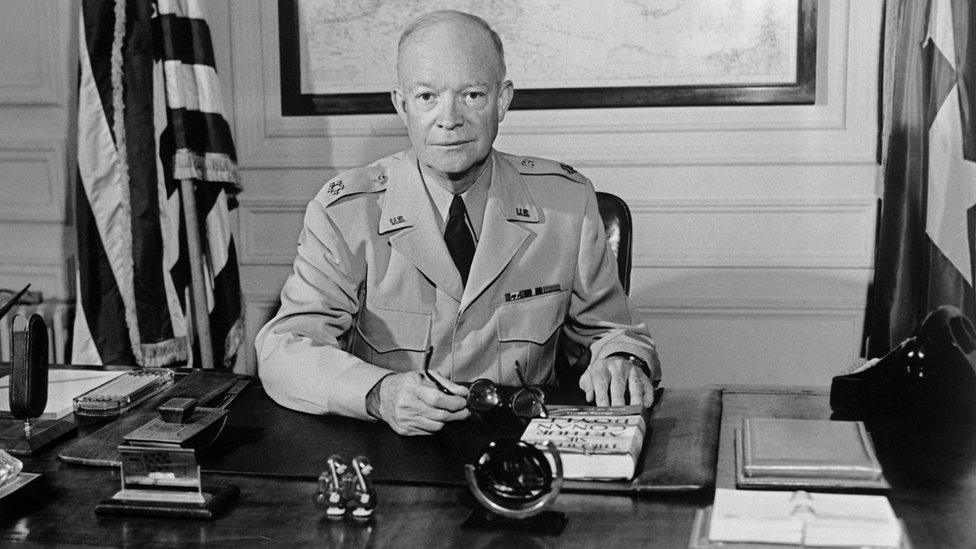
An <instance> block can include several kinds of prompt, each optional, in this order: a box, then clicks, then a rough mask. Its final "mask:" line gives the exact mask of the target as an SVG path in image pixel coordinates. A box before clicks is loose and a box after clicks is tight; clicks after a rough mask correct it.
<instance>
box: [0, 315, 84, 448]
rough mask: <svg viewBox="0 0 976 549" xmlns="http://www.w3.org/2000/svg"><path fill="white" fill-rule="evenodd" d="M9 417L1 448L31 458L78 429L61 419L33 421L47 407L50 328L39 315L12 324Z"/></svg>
mask: <svg viewBox="0 0 976 549" xmlns="http://www.w3.org/2000/svg"><path fill="white" fill-rule="evenodd" d="M11 326H12V329H11V337H10V341H11V347H12V351H13V352H12V356H11V360H10V387H9V399H8V401H9V402H10V415H11V416H13V418H14V419H12V420H11V419H3V420H0V449H3V450H6V451H7V452H10V453H11V454H20V455H32V454H34V453H37V452H39V451H41V450H43V449H44V448H47V447H48V446H50V445H52V444H54V443H55V442H57V441H58V440H60V439H62V438H64V437H66V436H68V435H71V434H72V433H74V432H75V431H76V430H77V429H78V428H77V426H76V425H75V424H73V423H70V422H67V421H61V420H41V421H34V420H35V419H36V418H38V417H40V416H41V414H43V413H44V408H45V407H46V406H47V391H48V387H47V381H48V376H47V371H48V358H47V348H48V342H47V325H46V324H45V322H44V318H43V317H41V316H40V315H36V314H34V315H31V316H30V317H29V318H28V319H27V320H26V321H24V319H23V317H22V316H20V315H17V316H15V317H14V319H13V322H11Z"/></svg>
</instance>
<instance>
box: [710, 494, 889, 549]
mask: <svg viewBox="0 0 976 549" xmlns="http://www.w3.org/2000/svg"><path fill="white" fill-rule="evenodd" d="M708 539H709V540H710V541H712V542H751V543H782V544H791V545H799V546H806V547H831V546H832V547H845V546H855V547H860V546H865V547H899V546H901V541H902V529H901V524H900V523H899V522H898V518H897V517H896V516H895V513H894V511H893V510H892V509H891V505H890V504H889V503H888V498H886V497H884V496H872V495H852V494H821V493H808V492H803V491H799V492H782V491H762V492H759V491H756V492H753V491H744V490H727V489H722V488H719V489H717V490H715V502H714V504H713V505H712V513H711V524H710V525H709V529H708Z"/></svg>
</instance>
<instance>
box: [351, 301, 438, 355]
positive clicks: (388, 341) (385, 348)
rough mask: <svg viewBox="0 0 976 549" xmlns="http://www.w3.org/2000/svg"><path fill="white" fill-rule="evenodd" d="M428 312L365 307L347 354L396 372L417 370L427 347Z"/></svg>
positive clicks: (428, 343) (428, 338) (428, 342)
mask: <svg viewBox="0 0 976 549" xmlns="http://www.w3.org/2000/svg"><path fill="white" fill-rule="evenodd" d="M430 323H431V313H430V312H426V311H406V310H401V309H387V308H384V307H376V306H373V305H369V304H367V305H366V307H365V308H364V309H363V310H362V311H361V312H360V313H359V318H358V319H357V320H356V336H357V337H353V338H352V341H351V346H350V349H349V350H350V352H351V353H352V354H354V355H356V356H358V357H359V358H361V359H363V360H365V361H366V362H369V363H372V364H375V365H377V366H382V367H384V368H389V369H391V370H395V371H398V372H405V371H409V370H412V369H417V368H419V367H420V365H421V361H422V358H423V354H424V351H426V350H427V347H428V346H429V345H430Z"/></svg>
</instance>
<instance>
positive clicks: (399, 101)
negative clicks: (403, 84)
mask: <svg viewBox="0 0 976 549" xmlns="http://www.w3.org/2000/svg"><path fill="white" fill-rule="evenodd" d="M390 101H392V102H393V108H394V109H396V112H397V114H399V115H400V120H403V123H404V124H406V123H407V99H406V98H405V97H404V96H403V93H402V92H401V91H400V88H399V87H396V88H393V91H391V92H390Z"/></svg>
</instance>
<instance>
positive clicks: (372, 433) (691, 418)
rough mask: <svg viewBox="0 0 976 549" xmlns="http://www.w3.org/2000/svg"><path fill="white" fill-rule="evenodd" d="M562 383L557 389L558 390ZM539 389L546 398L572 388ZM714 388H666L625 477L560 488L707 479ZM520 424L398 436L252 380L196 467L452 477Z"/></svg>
mask: <svg viewBox="0 0 976 549" xmlns="http://www.w3.org/2000/svg"><path fill="white" fill-rule="evenodd" d="M564 391H565V389H563V390H562V392H564ZM553 393H555V394H550V393H549V392H547V401H549V402H558V403H567V404H574V403H578V396H575V397H574V396H570V398H567V395H568V393H567V394H560V391H559V390H555V391H553ZM721 411H722V397H721V390H720V389H710V388H706V389H673V390H672V389H668V390H666V391H664V392H663V394H662V396H661V398H660V401H659V403H658V404H656V405H655V408H654V410H653V413H652V415H651V420H650V423H649V430H648V437H649V438H648V439H647V440H646V441H645V444H644V453H643V455H642V466H641V468H640V469H639V470H638V474H637V477H636V478H635V479H634V480H632V481H628V482H593V481H572V482H571V481H566V483H565V484H564V489H566V490H571V491H573V490H575V491H587V492H592V491H600V492H628V493H633V492H640V493H672V492H693V491H698V490H703V489H707V488H710V487H712V486H714V483H715V464H716V458H717V448H718V438H719V436H718V434H719V423H720V418H721ZM522 428H523V425H522V424H519V423H512V422H506V424H504V425H499V424H493V423H491V422H488V421H484V420H482V421H465V422H461V423H457V424H449V425H448V426H447V427H446V428H445V429H444V430H443V431H442V432H441V433H440V434H438V435H435V436H431V437H401V436H399V435H396V434H395V433H394V432H393V431H392V430H391V429H390V428H389V427H388V426H386V425H385V424H383V423H381V422H366V421H359V420H355V419H349V418H343V417H335V416H315V415H309V414H303V413H299V412H295V411H292V410H288V409H286V408H284V407H282V406H279V405H278V404H276V403H275V402H273V401H272V400H271V399H270V398H269V397H268V396H267V395H266V394H265V393H264V390H263V389H262V388H261V387H260V386H258V385H253V386H251V387H249V388H248V389H246V390H245V391H244V393H242V394H241V396H240V397H239V398H238V399H237V400H236V401H235V402H234V404H233V405H232V406H231V411H230V414H229V419H228V422H227V425H226V426H225V428H224V432H223V433H222V435H221V437H220V439H219V440H218V441H217V442H216V443H215V444H214V445H213V446H211V447H210V448H208V449H207V450H206V451H205V452H203V453H202V455H201V456H200V463H201V465H202V466H203V469H204V471H209V472H216V473H233V474H255V475H269V476H278V477H293V478H307V479H314V478H318V475H319V473H321V472H322V471H323V470H324V469H325V467H326V460H327V459H328V458H329V456H330V455H332V454H339V455H343V456H355V455H365V456H368V457H369V459H370V460H371V461H372V463H373V466H374V471H373V474H372V477H373V480H374V482H377V483H388V484H422V485H462V484H464V483H465V481H464V470H463V464H464V463H465V461H470V460H473V457H474V456H475V455H476V452H477V451H478V450H480V448H481V447H482V446H483V445H484V444H485V443H486V442H487V441H488V440H491V439H492V438H502V437H510V438H518V436H519V435H520V434H521V431H522Z"/></svg>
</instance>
